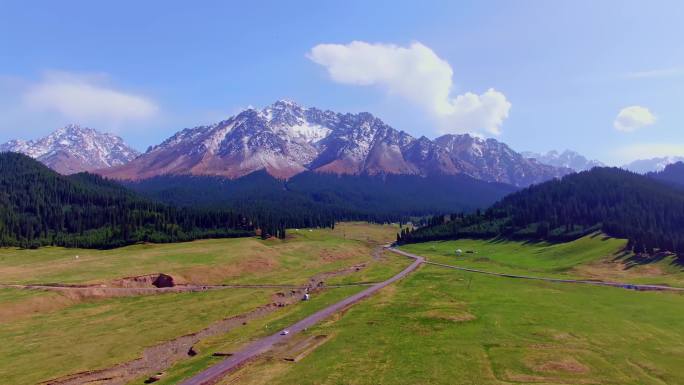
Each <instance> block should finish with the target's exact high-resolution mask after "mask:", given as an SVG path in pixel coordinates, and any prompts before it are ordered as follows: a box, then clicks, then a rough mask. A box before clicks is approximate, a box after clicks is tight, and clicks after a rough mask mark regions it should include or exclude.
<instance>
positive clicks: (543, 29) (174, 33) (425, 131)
mask: <svg viewBox="0 0 684 385" xmlns="http://www.w3.org/2000/svg"><path fill="white" fill-rule="evenodd" d="M682 20H684V2H681V1H433V2H431V1H421V2H401V1H373V2H369V1H344V2H341V1H338V2H332V1H325V2H324V1H306V2H305V1H300V2H284V1H250V2H235V3H233V4H231V3H228V2H209V1H203V2H195V3H194V4H191V3H190V2H174V1H145V2H140V1H116V2H108V3H106V4H105V2H95V1H60V2H55V1H42V2H37V1H26V0H25V1H7V0H3V1H2V2H0V36H2V37H0V141H5V140H7V139H11V138H15V137H21V138H26V139H31V138H35V137H39V136H41V135H45V134H46V133H48V132H50V131H51V130H53V129H55V128H57V127H60V126H63V125H65V124H67V123H72V122H73V123H81V124H84V125H89V126H92V127H93V128H96V129H99V130H102V131H113V132H115V133H117V134H119V135H121V136H122V137H123V138H124V139H125V140H126V141H128V142H129V143H131V144H132V145H133V146H134V147H137V148H139V149H141V150H144V149H145V148H146V147H147V146H148V145H152V144H156V143H158V142H160V141H162V140H163V139H164V138H166V137H168V136H169V135H171V134H173V133H174V132H176V131H178V130H180V129H182V128H185V127H192V126H196V125H199V124H206V123H211V122H214V121H218V120H220V119H223V118H227V117H228V116H230V115H232V114H234V113H236V112H238V111H239V110H241V109H242V108H245V107H247V106H257V107H261V106H264V105H267V104H270V103H272V102H273V101H275V100H277V99H281V98H287V99H292V100H295V101H297V102H299V103H300V104H303V105H306V106H317V107H320V108H326V109H332V110H335V111H340V112H359V111H369V112H372V113H374V114H375V115H377V116H379V117H380V118H382V119H383V120H385V121H386V122H388V123H389V124H391V125H392V126H394V127H396V128H398V129H402V130H405V131H407V132H409V133H411V134H413V135H415V136H420V135H425V136H427V137H430V138H433V137H436V136H438V135H440V134H441V133H446V132H465V131H472V132H477V133H478V134H480V135H483V136H488V137H494V138H496V139H498V140H501V141H504V142H506V143H508V144H509V145H511V146H512V147H513V148H514V149H516V150H534V151H547V150H551V149H559V150H562V149H566V148H569V149H573V150H577V151H579V152H581V153H583V154H585V155H587V156H589V157H591V158H597V159H599V160H602V161H604V162H606V163H609V164H616V165H617V164H622V163H624V162H626V161H629V160H632V159H637V158H645V157H651V156H661V155H667V154H669V155H684V108H683V104H682V101H683V100H684V45H683V43H682V36H684V26H683V24H684V23H682ZM352 42H357V43H352ZM314 47H319V48H318V49H317V50H316V49H315V48H314ZM450 74H451V77H449V75H450ZM490 89H491V92H490V93H488V90H490ZM461 97H462V98H461ZM621 111H622V114H621ZM619 114H620V116H618V115H619Z"/></svg>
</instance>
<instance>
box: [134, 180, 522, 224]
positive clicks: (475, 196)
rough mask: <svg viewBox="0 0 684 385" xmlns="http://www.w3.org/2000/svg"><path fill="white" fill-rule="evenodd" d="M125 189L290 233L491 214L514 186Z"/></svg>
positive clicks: (303, 183)
mask: <svg viewBox="0 0 684 385" xmlns="http://www.w3.org/2000/svg"><path fill="white" fill-rule="evenodd" d="M126 186H128V187H130V188H131V189H133V190H135V191H137V192H139V193H141V194H143V195H146V196H148V197H150V198H152V199H156V200H160V201H163V202H166V203H169V204H175V205H181V206H192V207H215V208H230V209H233V210H236V211H239V212H241V213H245V214H247V215H248V216H250V217H254V218H258V217H268V218H277V219H278V220H279V221H282V222H284V223H286V224H287V226H288V227H315V226H329V225H330V224H331V223H333V222H335V221H343V220H365V221H370V222H380V223H382V222H397V221H407V220H409V219H410V218H411V217H419V216H426V215H433V214H435V213H443V212H451V211H463V212H473V211H475V210H476V209H478V208H486V207H488V206H489V205H491V204H492V203H494V202H496V201H497V200H498V199H500V198H502V197H503V196H505V195H506V194H508V193H510V192H513V191H515V188H514V187H512V186H509V185H505V184H501V183H488V182H482V181H478V180H475V179H473V178H470V177H468V176H465V175H457V176H431V177H420V176H413V175H385V176H369V175H334V174H323V173H315V172H304V173H301V174H299V175H296V176H294V177H292V178H290V179H289V180H280V179H276V178H274V177H272V176H270V175H268V174H267V173H266V172H264V171H258V172H254V173H252V174H250V175H247V176H244V177H242V178H239V179H234V180H231V179H226V178H221V177H209V176H160V177H156V178H151V179H147V180H142V181H138V182H131V183H127V184H126Z"/></svg>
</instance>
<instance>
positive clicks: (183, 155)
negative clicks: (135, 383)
mask: <svg viewBox="0 0 684 385" xmlns="http://www.w3.org/2000/svg"><path fill="white" fill-rule="evenodd" d="M257 170H265V171H266V172H268V173H269V174H271V175H273V176H275V177H278V178H290V177H292V176H294V175H297V174H299V173H302V172H304V171H314V172H319V173H333V174H344V175H388V174H400V175H420V176H430V175H459V174H463V175H467V176H471V177H473V178H476V179H480V180H483V181H487V182H500V183H506V184H511V185H514V186H518V187H522V186H527V185H530V184H533V183H539V182H542V181H545V180H548V179H552V178H555V177H560V176H563V175H566V174H568V173H570V172H572V170H571V169H569V168H562V167H554V166H549V165H545V164H541V163H539V162H537V161H535V160H532V159H528V158H525V157H524V156H522V155H521V154H519V153H517V152H515V151H513V150H512V149H511V148H510V147H508V146H507V145H506V144H504V143H501V142H499V141H497V140H494V139H482V138H479V137H475V136H472V135H469V134H463V135H444V136H440V137H438V138H436V139H434V140H430V139H428V138H426V137H424V136H423V137H420V138H414V137H413V136H411V135H409V134H407V133H406V132H403V131H399V130H396V129H394V128H392V127H391V126H389V125H387V124H385V123H384V122H383V121H382V120H380V119H378V118H377V117H375V116H373V115H371V114H370V113H367V112H362V113H358V114H351V113H346V114H342V113H337V112H333V111H323V110H320V109H317V108H304V107H301V106H299V105H297V104H296V103H294V102H291V101H286V100H280V101H277V102H276V103H274V104H272V105H270V106H268V107H266V108H264V109H261V110H257V109H247V110H245V111H242V112H240V113H239V114H237V115H235V116H233V117H231V118H229V119H227V120H224V121H221V122H218V123H216V124H213V125H209V126H199V127H195V128H188V129H184V130H182V131H180V132H177V133H176V134H175V135H173V136H171V137H170V138H168V139H166V140H165V141H164V142H162V143H161V144H159V145H157V146H153V147H151V148H149V149H148V151H147V152H146V153H144V154H142V155H141V156H139V157H138V158H136V159H135V160H133V161H131V162H129V163H127V164H123V165H119V166H115V167H111V168H107V169H102V170H99V171H98V173H100V174H102V175H104V176H107V177H111V178H116V179H123V180H139V179H145V178H150V177H155V176H159V175H169V174H171V175H217V176H224V177H228V178H239V177H241V176H244V175H247V174H250V173H252V172H254V171H257Z"/></svg>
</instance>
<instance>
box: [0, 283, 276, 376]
mask: <svg viewBox="0 0 684 385" xmlns="http://www.w3.org/2000/svg"><path fill="white" fill-rule="evenodd" d="M268 302H269V293H268V292H266V291H264V290H245V289H238V290H220V291H208V292H199V293H181V294H164V295H152V296H139V297H126V298H113V299H106V300H100V301H91V302H84V303H79V304H75V305H73V306H69V307H66V308H64V309H61V310H58V311H55V312H49V313H45V314H41V315H37V316H33V317H30V318H25V319H22V320H18V321H14V322H9V323H2V324H0V341H2V344H0V360H2V362H3V364H2V365H0V378H2V379H3V381H2V383H3V384H8V385H9V384H34V383H37V382H39V381H43V380H48V379H50V378H53V377H58V376H62V375H67V374H70V373H75V372H80V371H85V370H93V369H100V368H106V367H109V366H111V365H114V364H116V363H119V362H124V361H128V360H131V359H134V358H136V357H138V356H140V354H141V353H142V350H143V349H144V347H147V346H152V345H155V344H157V343H160V342H163V341H166V340H170V339H173V338H175V337H179V336H181V335H184V334H188V333H191V332H195V331H198V330H200V329H202V328H204V327H206V326H208V325H209V324H211V323H213V322H215V321H218V320H220V319H223V318H227V317H230V316H233V315H237V314H241V313H244V312H246V311H249V310H251V309H253V308H255V307H257V306H259V305H261V304H264V303H268ZM37 363H40V364H37Z"/></svg>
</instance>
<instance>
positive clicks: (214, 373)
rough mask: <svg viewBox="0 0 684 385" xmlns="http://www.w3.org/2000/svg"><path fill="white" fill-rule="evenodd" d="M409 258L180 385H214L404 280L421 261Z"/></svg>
mask: <svg viewBox="0 0 684 385" xmlns="http://www.w3.org/2000/svg"><path fill="white" fill-rule="evenodd" d="M406 256H407V257H409V258H413V259H414V262H413V263H412V264H411V265H410V266H409V267H407V268H406V269H404V270H402V271H401V272H400V273H399V274H397V275H395V276H394V277H392V278H390V279H388V280H386V281H383V282H380V283H377V284H375V285H373V286H371V287H369V288H368V289H365V290H363V291H361V292H359V293H357V294H354V295H352V296H350V297H347V298H345V299H343V300H342V301H340V302H337V303H335V304H333V305H330V306H328V307H327V308H325V309H323V310H320V311H318V312H316V313H314V314H312V315H310V316H308V317H306V318H304V319H303V320H301V321H299V322H297V323H295V324H294V325H291V326H290V327H288V328H285V329H286V330H288V331H289V334H287V335H281V333H280V332H281V331H280V330H279V331H278V333H276V334H273V335H270V336H268V337H264V338H262V339H259V340H256V341H254V342H252V343H251V344H249V345H247V346H245V347H244V348H243V349H242V350H240V351H237V352H234V354H233V355H232V356H231V357H229V358H227V359H225V360H224V361H221V362H219V363H218V364H216V365H214V366H211V367H209V368H207V369H205V370H204V371H202V372H200V373H198V374H196V375H195V376H193V377H191V378H189V379H187V380H185V381H184V382H182V383H181V385H209V384H213V383H216V382H217V381H219V380H220V379H221V378H222V377H224V376H225V375H226V374H227V373H228V372H230V371H232V370H234V369H236V368H238V367H240V366H241V365H244V364H245V363H246V362H247V361H249V360H251V359H253V358H255V357H257V356H259V355H261V354H263V353H265V352H267V351H268V350H270V349H272V348H273V346H274V345H275V344H276V343H279V342H281V341H285V340H287V339H288V338H290V337H292V335H294V334H296V333H299V332H301V331H302V330H304V329H306V328H309V327H311V326H313V325H315V324H316V323H318V322H320V321H322V320H323V319H325V318H328V317H329V316H331V315H333V314H335V313H337V312H339V311H341V310H343V309H345V308H347V307H349V306H351V305H353V304H355V303H356V302H358V301H360V300H362V299H364V298H366V297H368V296H370V295H372V294H373V293H375V292H377V291H378V290H380V289H382V288H384V287H386V286H388V285H390V284H392V283H394V282H396V281H397V280H399V279H401V278H403V277H405V276H406V275H408V274H409V273H411V272H412V271H414V270H415V269H416V268H418V266H419V265H420V264H421V263H423V262H424V258H423V257H420V256H414V255H406Z"/></svg>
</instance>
